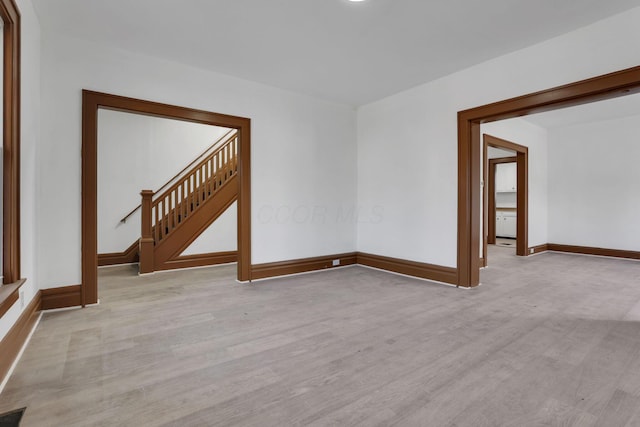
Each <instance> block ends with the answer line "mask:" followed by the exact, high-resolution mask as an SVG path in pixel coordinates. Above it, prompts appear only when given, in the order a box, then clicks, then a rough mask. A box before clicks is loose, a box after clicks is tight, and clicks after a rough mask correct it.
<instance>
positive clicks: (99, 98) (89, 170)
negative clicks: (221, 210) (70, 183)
mask: <svg viewBox="0 0 640 427" xmlns="http://www.w3.org/2000/svg"><path fill="white" fill-rule="evenodd" d="M100 108H104V109H111V110H116V111H122V112H127V113H135V114H144V115H149V116H154V117H161V118H168V119H176V120H183V121H188V122H193V123H201V124H207V125H212V126H221V127H227V128H233V129H237V130H238V136H239V144H238V156H239V164H238V178H239V185H238V220H237V221H238V276H237V277H238V280H239V281H241V282H246V281H249V280H250V279H251V151H250V149H251V120H250V119H248V118H244V117H236V116H230V115H226V114H219V113H212V112H209V111H203V110H196V109H192V108H186V107H179V106H175V105H168V104H161V103H157V102H152V101H145V100H141V99H134V98H127V97H123V96H118V95H111V94H106V93H100V92H93V91H89V90H83V91H82V284H81V301H82V305H83V306H84V305H86V304H95V303H96V302H98V256H97V253H98V236H97V192H98V188H97V183H98V178H97V168H98V151H97V148H98V110H99V109H100Z"/></svg>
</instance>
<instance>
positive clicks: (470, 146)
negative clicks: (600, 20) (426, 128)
mask: <svg viewBox="0 0 640 427" xmlns="http://www.w3.org/2000/svg"><path fill="white" fill-rule="evenodd" d="M637 92H640V66H637V67H633V68H628V69H626V70H621V71H617V72H614V73H610V74H605V75H602V76H598V77H594V78H591V79H587V80H581V81H578V82H575V83H570V84H567V85H564V86H558V87H555V88H551V89H547V90H543V91H540V92H535V93H531V94H528V95H524V96H520V97H517V98H511V99H507V100H504V101H499V102H495V103H492V104H487V105H483V106H480V107H476V108H471V109H468V110H464V111H460V112H458V260H457V271H458V280H457V283H458V285H459V286H464V287H474V286H477V285H478V284H479V282H480V275H479V271H480V258H479V257H478V247H479V242H476V240H478V239H479V235H480V197H479V194H480V173H478V171H477V169H478V168H479V165H480V155H481V153H480V150H481V147H480V123H485V122H491V121H496V120H502V119H510V118H514V117H519V116H523V115H526V114H532V113H539V112H543V111H551V110H555V109H559V108H563V107H570V106H574V105H579V104H585V103H589V102H594V101H599V100H603V99H610V98H615V97H618V96H624V95H628V94H631V93H637ZM520 226H521V225H520V224H519V226H518V228H519V229H520Z"/></svg>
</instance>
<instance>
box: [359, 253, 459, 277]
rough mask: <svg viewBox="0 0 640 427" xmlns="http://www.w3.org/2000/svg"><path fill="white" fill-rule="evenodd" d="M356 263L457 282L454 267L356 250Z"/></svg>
mask: <svg viewBox="0 0 640 427" xmlns="http://www.w3.org/2000/svg"><path fill="white" fill-rule="evenodd" d="M358 264H361V265H366V266H369V267H374V268H379V269H381V270H388V271H393V272H396V273H400V274H406V275H407V276H414V277H420V278H422V279H428V280H435V281H437V282H444V283H449V284H452V285H455V284H457V282H458V272H457V270H456V269H455V268H454V267H443V266H441V265H433V264H427V263H423V262H416V261H407V260H404V259H399V258H390V257H386V256H381V255H373V254H366V253H362V252H358Z"/></svg>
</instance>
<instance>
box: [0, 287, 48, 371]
mask: <svg viewBox="0 0 640 427" xmlns="http://www.w3.org/2000/svg"><path fill="white" fill-rule="evenodd" d="M39 310H40V292H38V293H37V294H36V295H35V296H34V297H33V299H32V300H31V302H30V303H29V305H27V307H25V309H24V311H23V312H22V314H21V315H20V317H18V320H17V321H16V323H15V324H14V325H13V326H12V327H11V329H10V330H9V332H8V333H7V335H5V336H4V338H3V339H2V341H0V354H1V355H2V357H0V383H1V382H2V381H4V379H5V377H6V376H7V374H8V373H9V369H11V365H13V362H14V361H15V360H16V357H18V354H19V353H20V350H21V349H22V347H23V346H24V343H25V342H26V341H27V338H28V337H29V334H30V333H31V330H32V329H33V327H34V325H35V324H36V322H37V321H38V315H39Z"/></svg>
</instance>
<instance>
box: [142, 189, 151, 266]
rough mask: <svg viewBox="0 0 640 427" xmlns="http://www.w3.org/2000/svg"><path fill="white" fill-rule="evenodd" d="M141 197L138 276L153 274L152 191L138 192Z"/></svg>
mask: <svg viewBox="0 0 640 427" xmlns="http://www.w3.org/2000/svg"><path fill="white" fill-rule="evenodd" d="M140 195H141V196H142V204H141V207H142V213H141V218H142V221H141V225H142V226H141V230H140V246H139V254H140V264H139V269H140V274H144V273H153V245H154V240H153V229H152V226H151V218H152V216H151V203H152V198H153V191H151V190H142V191H141V192H140Z"/></svg>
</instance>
